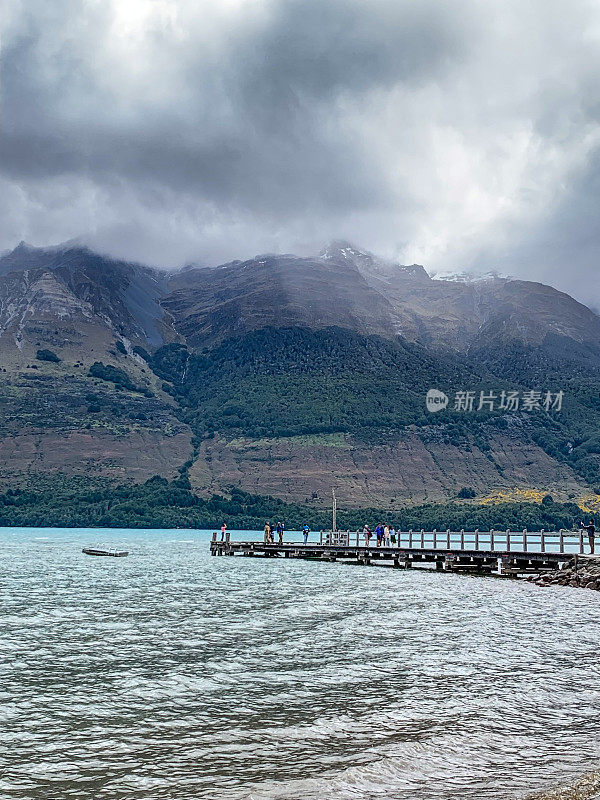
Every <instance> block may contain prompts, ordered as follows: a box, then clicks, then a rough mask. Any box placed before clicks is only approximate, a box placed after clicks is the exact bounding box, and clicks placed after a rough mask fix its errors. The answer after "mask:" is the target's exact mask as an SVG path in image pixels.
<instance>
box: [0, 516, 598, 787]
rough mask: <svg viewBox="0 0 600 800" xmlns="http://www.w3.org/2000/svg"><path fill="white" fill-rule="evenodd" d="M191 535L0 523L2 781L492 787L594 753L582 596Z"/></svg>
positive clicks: (594, 679)
mask: <svg viewBox="0 0 600 800" xmlns="http://www.w3.org/2000/svg"><path fill="white" fill-rule="evenodd" d="M208 539H209V536H208V533H202V532H197V531H194V532H188V531H181V530H178V531H110V532H103V533H100V532H98V531H78V530H64V531H63V530H52V531H50V530H19V529H12V530H4V531H1V530H0V557H1V561H0V572H1V579H0V593H1V594H0V598H1V605H0V610H1V619H0V704H1V711H0V776H1V777H0V794H1V795H2V796H3V797H7V798H17V797H18V798H34V797H35V798H61V799H62V798H64V800H68V799H69V798H96V799H97V800H101V799H102V798H110V800H120V799H121V798H123V800H125V798H127V800H132V799H133V798H145V799H146V800H149V799H150V798H169V799H170V800H188V799H189V800H192V798H194V799H196V798H210V800H221V799H225V798H226V799H227V800H241V798H253V799H254V800H267V799H268V800H275V799H277V800H284V799H285V800H293V799H296V798H297V799H298V800H300V799H302V800H323V799H324V798H325V799H326V800H345V799H346V798H365V799H366V798H390V800H391V799H392V798H393V800H404V798H411V800H413V799H414V798H424V799H425V798H440V799H442V798H443V799H444V800H445V799H446V798H448V800H449V799H450V798H452V799H453V800H455V799H456V798H488V797H489V798H499V799H502V798H517V797H521V796H523V795H525V794H527V793H528V792H530V791H534V790H537V789H540V788H542V787H544V786H549V785H554V784H558V783H561V782H564V781H568V780H571V779H574V778H575V777H576V776H578V775H580V774H581V773H583V772H585V771H586V770H593V769H595V768H597V767H598V764H599V762H600V736H599V722H598V719H599V713H598V710H599V708H600V684H599V680H600V669H599V662H600V657H599V643H600V594H598V593H595V592H585V591H575V590H572V589H568V588H560V587H557V588H553V589H546V590H542V589H540V588H538V587H535V586H531V585H528V584H525V583H520V582H512V581H508V580H499V579H493V578H475V577H467V576H453V575H446V574H440V573H435V572H430V571H418V570H410V571H407V572H404V571H399V570H392V569H384V568H380V567H358V566H350V565H342V564H339V563H338V564H329V563H316V562H303V561H294V560H287V559H286V560H284V559H268V560H263V559H258V558H256V559H250V558H211V557H210V556H209V552H208ZM98 542H104V543H119V544H125V545H126V546H127V547H128V548H129V549H130V551H131V554H130V556H129V557H128V558H123V559H108V558H91V557H89V556H85V555H83V554H82V553H81V547H82V546H83V545H86V544H96V543H98Z"/></svg>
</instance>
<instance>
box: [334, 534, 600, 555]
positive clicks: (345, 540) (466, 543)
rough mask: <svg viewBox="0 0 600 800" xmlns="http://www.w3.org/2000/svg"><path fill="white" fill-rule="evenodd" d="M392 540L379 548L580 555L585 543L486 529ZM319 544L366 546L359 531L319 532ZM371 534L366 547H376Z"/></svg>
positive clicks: (578, 538)
mask: <svg viewBox="0 0 600 800" xmlns="http://www.w3.org/2000/svg"><path fill="white" fill-rule="evenodd" d="M392 535H393V536H394V537H395V539H396V541H395V542H390V544H387V543H384V542H383V541H382V543H381V546H382V547H398V548H408V549H410V550H413V549H421V550H464V551H477V552H481V551H482V550H489V551H492V552H496V551H501V552H504V553H506V552H520V553H565V554H575V553H584V552H585V546H586V544H587V535H586V534H585V533H584V531H583V530H581V531H568V530H558V531H545V530H540V531H528V530H527V529H526V528H525V529H523V530H521V531H512V530H505V531H499V530H490V531H480V530H474V531H465V530H460V531H452V530H445V531H438V530H433V531H426V530H408V531H395V532H394V534H392ZM319 543H320V544H323V545H325V544H329V545H342V546H343V545H347V546H355V547H366V546H367V545H366V542H365V537H364V533H363V532H362V531H320V533H319ZM377 546H378V545H377V542H376V540H375V536H374V535H373V536H372V538H371V541H370V543H369V547H370V548H373V547H377Z"/></svg>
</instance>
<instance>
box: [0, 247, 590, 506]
mask: <svg viewBox="0 0 600 800" xmlns="http://www.w3.org/2000/svg"><path fill="white" fill-rule="evenodd" d="M40 353H41V355H40ZM599 379H600V318H599V317H598V316H597V315H596V314H595V313H594V312H593V311H591V310H590V309H588V308H587V307H586V306H583V305H582V304H581V303H578V302H577V301H576V300H574V299H573V298H571V297H570V296H568V295H566V294H564V293H562V292H558V291H557V290H555V289H553V288H552V287H548V286H545V285H544V284H539V283H535V282H528V281H521V280H517V279H507V278H504V277H498V276H492V277H490V278H487V279H486V280H482V281H477V280H476V281H452V280H449V281H446V280H440V279H437V278H435V277H432V276H430V275H429V274H428V273H427V272H426V270H425V269H424V268H423V267H422V266H420V265H407V266H403V265H398V264H395V263H394V262H393V261H390V260H386V259H380V258H378V257H377V256H375V255H373V254H372V253H368V252H367V251H364V250H361V249H359V248H357V247H355V246H353V245H351V244H349V243H348V242H334V243H331V244H330V245H329V246H327V247H326V248H324V249H323V250H322V251H321V253H320V254H317V255H315V256H312V257H306V256H302V257H301V256H295V255H293V254H287V255H286V254H283V255H280V254H263V255H259V256H256V257H254V258H252V259H247V260H245V261H242V260H235V261H232V262H229V263H227V264H222V265H219V266H217V267H202V268H199V267H195V266H188V267H186V268H182V269H179V270H174V271H170V272H164V271H162V272H161V271H160V270H157V269H155V268H152V267H148V266H145V265H141V264H135V263H131V262H127V261H120V260H118V259H112V258H109V257H105V256H102V255H100V254H98V253H94V252H93V251H91V250H89V249H88V248H85V247H82V246H81V245H80V244H78V243H75V244H73V243H67V245H65V246H57V247H54V248H50V249H44V248H32V247H29V246H27V245H25V244H22V245H19V246H18V247H17V248H15V250H13V251H11V252H10V253H8V254H5V255H4V256H2V257H0V400H1V401H2V403H0V453H2V454H3V465H4V466H3V470H2V473H1V474H0V481H2V482H4V483H6V484H7V485H15V484H16V485H19V482H24V481H25V480H26V478H27V480H29V478H28V476H31V475H32V474H34V473H35V472H36V470H37V471H39V472H40V474H42V473H43V474H58V473H59V472H61V471H64V472H65V474H70V475H87V476H88V477H89V478H90V480H91V479H92V478H93V477H94V476H98V477H100V476H102V477H103V478H104V477H106V478H110V479H114V480H117V479H119V480H122V479H123V478H125V477H128V478H129V479H130V480H132V481H134V482H140V481H143V480H146V479H148V478H151V477H152V476H153V475H154V474H158V475H161V476H164V477H165V478H167V479H169V480H182V481H184V483H185V481H187V482H188V484H189V486H191V488H192V490H193V491H194V492H196V493H198V494H199V495H201V496H210V495H211V494H212V493H215V492H226V491H228V489H227V487H231V486H233V487H235V486H237V487H238V488H240V489H242V490H244V491H248V492H252V493H255V494H264V495H266V494H270V495H273V496H276V497H280V498H282V499H285V500H286V502H303V503H304V502H305V503H313V504H317V505H323V504H326V503H327V502H328V496H329V487H330V485H331V482H332V480H333V481H335V480H338V481H339V486H338V489H339V491H338V496H339V497H340V500H341V502H343V503H344V502H345V503H346V504H347V505H348V507H360V506H361V504H362V505H365V504H370V505H376V506H379V507H381V506H383V505H386V504H387V505H389V506H390V507H401V506H402V505H403V504H414V503H419V502H441V501H444V500H448V499H452V498H453V497H455V496H456V494H457V492H458V491H459V489H460V488H461V487H462V486H471V487H472V488H473V489H474V491H475V492H476V493H477V495H478V496H481V497H485V496H486V495H487V494H489V493H490V492H492V493H493V492H498V491H502V492H510V491H517V490H519V491H521V490H523V489H527V490H531V491H533V492H541V491H550V492H552V493H553V494H555V495H557V496H559V497H562V499H568V498H569V497H570V496H571V495H577V494H578V493H582V492H585V491H589V488H590V486H591V485H592V486H593V485H596V484H597V485H599V486H600V441H599V440H598V435H597V433H596V431H597V430H598V426H600V403H599V402H598V393H597V391H596V382H597V381H598V380H599ZM429 388H437V389H439V390H443V391H445V392H446V393H447V395H448V396H449V397H452V396H453V392H455V391H458V390H460V389H464V390H467V389H468V390H471V391H473V392H474V393H476V394H477V393H478V392H479V391H480V390H481V391H486V392H489V391H490V390H495V391H496V392H497V393H498V394H499V392H500V390H501V389H503V388H506V389H511V388H512V389H518V390H519V391H525V390H529V389H531V390H533V389H538V390H542V389H544V390H551V391H553V392H556V391H558V390H559V389H565V391H566V398H567V399H566V402H565V409H564V410H563V412H562V413H561V414H560V415H554V416H552V415H550V414H546V413H545V412H544V411H543V410H542V411H540V412H539V413H538V412H535V414H527V413H518V414H514V415H512V416H511V415H506V414H505V415H502V414H498V413H496V412H494V413H493V414H483V413H482V414H479V415H478V414H477V413H474V414H472V415H471V416H465V415H463V416H461V415H460V414H459V413H457V412H455V411H453V409H452V404H450V406H449V408H448V409H447V410H446V411H444V412H443V413H442V414H441V415H429V414H428V412H427V410H426V408H425V402H424V398H425V393H426V392H427V390H428V389H429ZM332 471H333V473H334V474H332ZM408 473H410V479H409V478H408V477H407V475H408ZM335 476H337V477H335ZM186 485H187V484H186Z"/></svg>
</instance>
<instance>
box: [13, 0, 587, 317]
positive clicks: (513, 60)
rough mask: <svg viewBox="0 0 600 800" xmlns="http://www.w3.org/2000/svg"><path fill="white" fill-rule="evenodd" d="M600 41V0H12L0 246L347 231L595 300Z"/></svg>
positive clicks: (247, 246) (188, 244)
mask: <svg viewBox="0 0 600 800" xmlns="http://www.w3.org/2000/svg"><path fill="white" fill-rule="evenodd" d="M599 40H600V6H598V4H597V3H592V2H584V1H583V0H571V2H566V0H532V2H528V3H522V2H520V1H517V0H486V1H485V2H483V1H482V0H477V1H475V0H461V2H434V1H433V0H420V2H418V3H415V2H414V0H363V1H362V2H357V1H356V0H221V2H218V3H216V2H214V0H210V1H209V2H206V0H127V2H118V0H112V1H111V0H87V2H84V1H83V0H56V2H53V3H46V2H43V1H42V0H29V2H28V3H27V4H22V3H20V2H17V0H14V2H13V0H8V2H7V3H5V14H4V26H3V39H2V64H1V83H0V86H1V92H2V98H1V121H0V124H1V130H0V159H1V170H2V178H1V181H0V214H1V221H0V225H1V229H0V247H3V248H8V247H11V246H14V245H15V244H16V243H17V242H18V241H20V240H21V239H25V240H26V241H29V242H31V243H32V244H38V245H43V244H51V243H57V242H59V241H64V240H67V239H70V238H73V237H79V238H81V239H82V240H84V241H86V242H88V243H89V244H91V245H92V246H94V247H97V248H98V249H101V250H103V251H106V252H109V253H112V254H114V255H117V256H122V257H127V258H131V259H137V260H140V261H144V262H147V263H152V264H157V265H160V266H175V265H179V264H181V263H184V262H196V263H203V264H213V263H219V262H222V261H226V260H230V259H232V258H244V257H249V256H252V255H254V254H255V253H258V252H266V251H286V252H299V253H309V252H315V251H316V250H318V248H319V247H320V246H321V245H322V244H323V242H325V241H327V240H329V239H332V238H346V239H351V240H352V241H354V242H356V243H357V244H359V245H361V246H364V247H366V248H369V249H372V250H375V251H376V252H379V253H382V254H385V255H388V256H391V257H393V258H397V259H398V260H399V261H402V262H404V263H406V262H409V263H410V262H414V261H417V262H420V263H423V264H424V265H425V266H426V267H427V268H428V269H434V270H439V271H446V270H465V269H478V270H479V269H481V270H488V269H499V270H501V271H503V272H509V273H512V274H516V275H519V276H522V277H528V278H532V279H539V280H545V281H547V282H552V283H554V284H555V285H558V286H559V287H560V288H563V289H566V290H567V291H571V292H573V293H574V294H576V296H578V297H579V298H580V299H583V300H584V301H587V302H589V303H592V304H600V289H598V288H597V287H596V286H595V283H594V281H593V278H594V277H595V274H596V261H597V253H598V252H599V245H600V241H599V240H600V225H598V219H597V217H598V189H599V184H600V128H599V116H600V101H599V99H598V79H599V77H600V48H599V43H600V42H599Z"/></svg>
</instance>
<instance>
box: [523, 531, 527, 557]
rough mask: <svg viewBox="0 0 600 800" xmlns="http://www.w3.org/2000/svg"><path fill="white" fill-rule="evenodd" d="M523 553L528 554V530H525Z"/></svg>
mask: <svg viewBox="0 0 600 800" xmlns="http://www.w3.org/2000/svg"><path fill="white" fill-rule="evenodd" d="M523 552H524V553H526V552H527V528H523Z"/></svg>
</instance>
